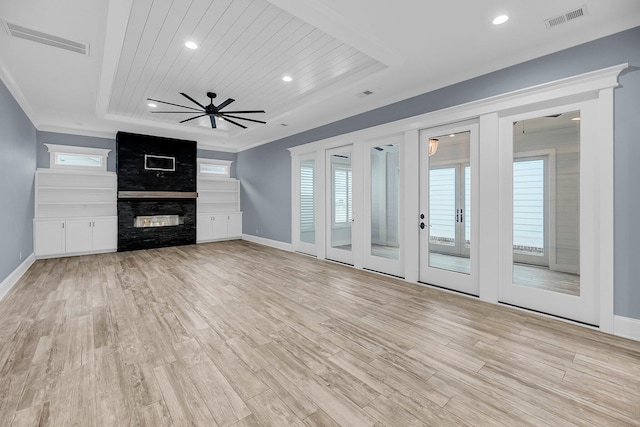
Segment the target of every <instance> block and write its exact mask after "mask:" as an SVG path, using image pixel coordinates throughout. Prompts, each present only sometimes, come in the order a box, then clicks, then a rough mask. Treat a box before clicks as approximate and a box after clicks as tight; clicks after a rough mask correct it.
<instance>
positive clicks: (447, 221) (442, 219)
mask: <svg viewBox="0 0 640 427" xmlns="http://www.w3.org/2000/svg"><path fill="white" fill-rule="evenodd" d="M429 227H430V228H429V239H430V240H431V241H432V242H434V243H439V244H443V245H453V244H454V242H455V239H456V169H455V168H442V169H431V170H430V171H429Z"/></svg>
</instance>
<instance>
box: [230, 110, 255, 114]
mask: <svg viewBox="0 0 640 427" xmlns="http://www.w3.org/2000/svg"><path fill="white" fill-rule="evenodd" d="M251 113H264V110H247V111H225V112H224V114H251Z"/></svg>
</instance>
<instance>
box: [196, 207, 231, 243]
mask: <svg viewBox="0 0 640 427" xmlns="http://www.w3.org/2000/svg"><path fill="white" fill-rule="evenodd" d="M196 236H197V237H196V240H197V241H198V242H207V241H212V240H223V239H239V238H241V237H242V212H235V213H227V214H198V225H197V233H196Z"/></svg>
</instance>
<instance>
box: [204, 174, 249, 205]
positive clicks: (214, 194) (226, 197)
mask: <svg viewBox="0 0 640 427" xmlns="http://www.w3.org/2000/svg"><path fill="white" fill-rule="evenodd" d="M197 208H198V214H218V213H234V212H240V181H238V180H237V179H234V178H210V177H203V176H199V177H198V200H197Z"/></svg>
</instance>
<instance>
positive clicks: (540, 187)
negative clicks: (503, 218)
mask: <svg viewBox="0 0 640 427" xmlns="http://www.w3.org/2000/svg"><path fill="white" fill-rule="evenodd" d="M544 203H545V202H544V160H543V159H536V160H520V161H516V162H514V163H513V248H514V250H515V251H516V252H519V253H525V254H528V255H540V256H542V255H544Z"/></svg>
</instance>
